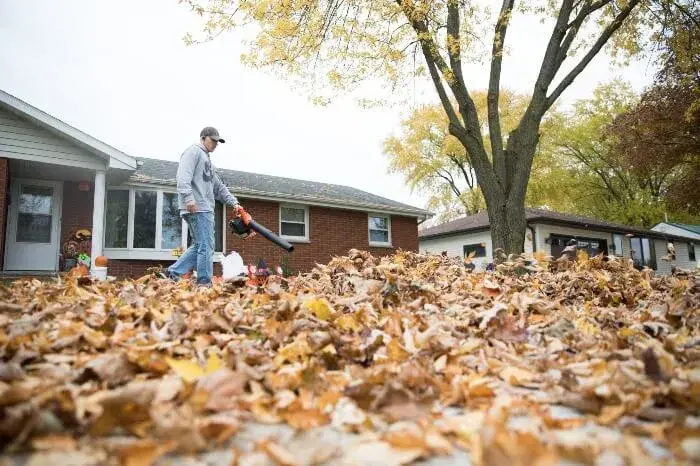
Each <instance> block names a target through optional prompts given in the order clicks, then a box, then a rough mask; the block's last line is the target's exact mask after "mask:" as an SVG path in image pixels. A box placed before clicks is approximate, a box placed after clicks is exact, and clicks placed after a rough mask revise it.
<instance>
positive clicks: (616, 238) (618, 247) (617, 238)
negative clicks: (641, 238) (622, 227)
mask: <svg viewBox="0 0 700 466" xmlns="http://www.w3.org/2000/svg"><path fill="white" fill-rule="evenodd" d="M613 244H614V245H615V255H616V256H622V255H623V251H622V236H621V235H613Z"/></svg>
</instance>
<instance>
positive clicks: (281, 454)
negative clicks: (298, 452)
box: [257, 439, 301, 466]
mask: <svg viewBox="0 0 700 466" xmlns="http://www.w3.org/2000/svg"><path fill="white" fill-rule="evenodd" d="M257 447H258V448H259V449H260V450H261V451H263V452H265V453H266V454H267V456H269V457H270V459H271V460H273V461H274V462H275V463H276V464H279V465H282V466H299V465H300V464H301V463H298V462H297V460H296V459H295V458H294V455H292V454H291V453H290V452H289V450H287V449H286V448H285V447H283V446H282V445H280V444H279V443H277V442H275V441H274V440H270V439H267V440H263V441H261V442H258V444H257Z"/></svg>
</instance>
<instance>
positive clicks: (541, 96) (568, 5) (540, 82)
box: [528, 0, 573, 114]
mask: <svg viewBox="0 0 700 466" xmlns="http://www.w3.org/2000/svg"><path fill="white" fill-rule="evenodd" d="M572 7H573V0H564V1H563V2H562V5H561V8H560V9H559V16H557V22H556V24H555V25H554V29H553V30H552V35H551V36H549V43H548V44H547V49H546V50H545V53H544V57H543V58H542V64H541V65H540V72H539V74H538V76H537V81H536V82H535V89H534V91H533V93H532V100H531V101H530V106H528V110H530V109H531V108H532V109H533V110H535V108H534V106H537V107H540V106H541V105H543V104H544V103H545V102H546V96H547V89H549V85H550V84H551V83H552V80H553V79H554V75H555V74H556V71H557V69H558V65H557V56H558V54H559V46H560V45H561V42H562V40H563V39H564V35H565V34H566V29H567V25H568V24H569V16H571V9H572ZM542 113H544V110H543V109H542V110H540V109H539V108H537V109H536V114H542Z"/></svg>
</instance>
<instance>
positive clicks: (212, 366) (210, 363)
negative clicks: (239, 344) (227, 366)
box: [204, 353, 224, 374]
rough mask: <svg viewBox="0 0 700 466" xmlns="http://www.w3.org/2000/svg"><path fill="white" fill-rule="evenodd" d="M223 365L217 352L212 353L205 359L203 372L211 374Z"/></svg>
mask: <svg viewBox="0 0 700 466" xmlns="http://www.w3.org/2000/svg"><path fill="white" fill-rule="evenodd" d="M223 365H224V363H223V361H222V360H221V358H220V357H219V356H218V355H217V354H214V353H212V354H210V355H209V359H207V367H206V368H205V369H204V372H205V373H206V374H211V373H212V372H216V371H218V370H219V369H221V367H223Z"/></svg>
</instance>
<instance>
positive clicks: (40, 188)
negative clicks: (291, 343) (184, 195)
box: [0, 91, 430, 277]
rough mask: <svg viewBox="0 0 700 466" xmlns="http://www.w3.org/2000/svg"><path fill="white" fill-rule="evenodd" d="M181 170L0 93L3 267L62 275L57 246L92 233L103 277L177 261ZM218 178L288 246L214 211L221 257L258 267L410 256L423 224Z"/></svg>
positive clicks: (365, 206)
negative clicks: (242, 230) (354, 255)
mask: <svg viewBox="0 0 700 466" xmlns="http://www.w3.org/2000/svg"><path fill="white" fill-rule="evenodd" d="M195 134H196V133H195ZM176 171H177V163H176V162H169V161H164V160H155V159H146V158H134V157H131V156H129V155H127V154H125V153H123V152H121V151H119V150H117V149H115V148H113V147H110V146H108V145H107V144H105V143H103V142H101V141H98V140H97V139H95V138H93V137H91V136H89V135H87V134H85V133H83V132H81V131H79V130H77V129H75V128H73V127H71V126H69V125H67V124H65V123H63V122H62V121H60V120H58V119H56V118H54V117H52V116H51V115H48V114H47V113H45V112H42V111H41V110H39V109H37V108H35V107H32V106H31V105H29V104H27V103H25V102H23V101H21V100H19V99H17V98H16V97H14V96H12V95H9V94H7V93H5V92H3V91H0V261H2V262H1V263H0V270H2V271H3V272H4V274H6V275H9V274H15V273H22V272H32V273H35V272H38V271H47V272H55V271H56V270H59V268H60V267H61V264H62V263H63V261H62V257H61V252H62V250H63V249H62V245H63V244H65V243H66V242H67V241H68V240H69V239H70V237H71V235H72V234H73V233H74V232H75V231H76V230H79V229H87V230H90V231H91V232H92V242H91V245H90V246H89V252H90V253H91V254H90V255H91V257H92V260H93V261H94V258H95V257H97V256H100V255H105V256H107V257H108V258H109V259H110V261H109V270H108V273H109V274H110V275H116V276H119V277H125V276H132V277H133V276H138V275H141V274H143V273H145V271H146V269H147V268H148V267H153V266H158V265H167V264H169V263H172V262H173V261H174V260H175V259H176V257H175V256H174V255H173V250H174V249H176V248H178V247H180V246H183V247H186V246H187V242H188V239H189V238H188V234H187V228H186V225H185V223H184V222H183V221H182V220H181V219H180V217H179V212H178V209H177V195H176V186H175V174H176ZM219 173H220V175H221V177H222V179H223V180H224V182H225V183H227V185H228V186H229V187H230V189H231V190H232V192H233V193H234V194H235V195H236V196H237V197H238V198H239V200H240V201H241V203H242V205H243V206H245V207H246V209H247V210H248V211H249V212H250V213H251V215H253V217H254V218H255V219H256V220H257V221H258V222H259V223H262V224H263V225H265V226H267V227H268V228H269V229H270V230H272V231H274V232H276V233H280V234H281V236H283V237H284V238H286V239H287V240H289V241H290V242H293V243H295V251H294V252H293V253H291V254H287V253H286V252H285V251H283V250H282V249H280V248H277V247H276V246H274V245H273V244H272V243H270V242H268V241H267V240H265V239H264V238H262V237H261V236H259V235H258V236H257V237H255V238H252V239H250V240H248V241H243V240H242V239H240V238H238V237H236V236H234V235H233V234H232V232H231V230H230V228H228V225H227V220H230V219H231V218H232V215H233V212H232V210H231V209H227V208H224V206H222V205H217V211H216V251H217V252H218V253H217V254H216V255H215V259H216V260H217V261H220V260H221V257H222V254H221V253H223V252H226V253H228V252H230V251H231V250H236V251H238V252H239V253H240V254H241V255H242V256H243V259H244V260H245V261H246V263H257V262H258V260H259V259H264V260H265V261H266V262H267V264H268V265H269V266H271V267H273V266H276V265H281V266H283V267H286V268H287V270H291V271H292V272H301V271H307V270H310V269H311V268H312V267H313V266H314V265H315V264H316V263H325V262H327V261H328V260H330V259H331V258H332V256H334V255H342V254H346V253H347V251H348V250H349V249H351V248H358V249H366V250H370V251H371V252H372V253H373V254H375V255H385V254H389V253H391V252H393V251H394V250H396V249H398V248H401V249H405V250H414V251H417V250H418V224H419V222H420V221H422V220H424V219H425V218H427V217H428V216H430V213H429V212H427V211H425V210H423V209H419V208H415V207H412V206H409V205H405V204H401V203H398V202H395V201H392V200H389V199H385V198H382V197H379V196H375V195H373V194H370V193H367V192H364V191H360V190H357V189H353V188H349V187H345V186H338V185H331V184H324V183H316V182H310V181H302V180H294V179H288V178H279V177H274V176H266V175H259V174H253V173H244V172H239V171H231V170H219ZM93 206H99V208H94V209H93Z"/></svg>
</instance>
